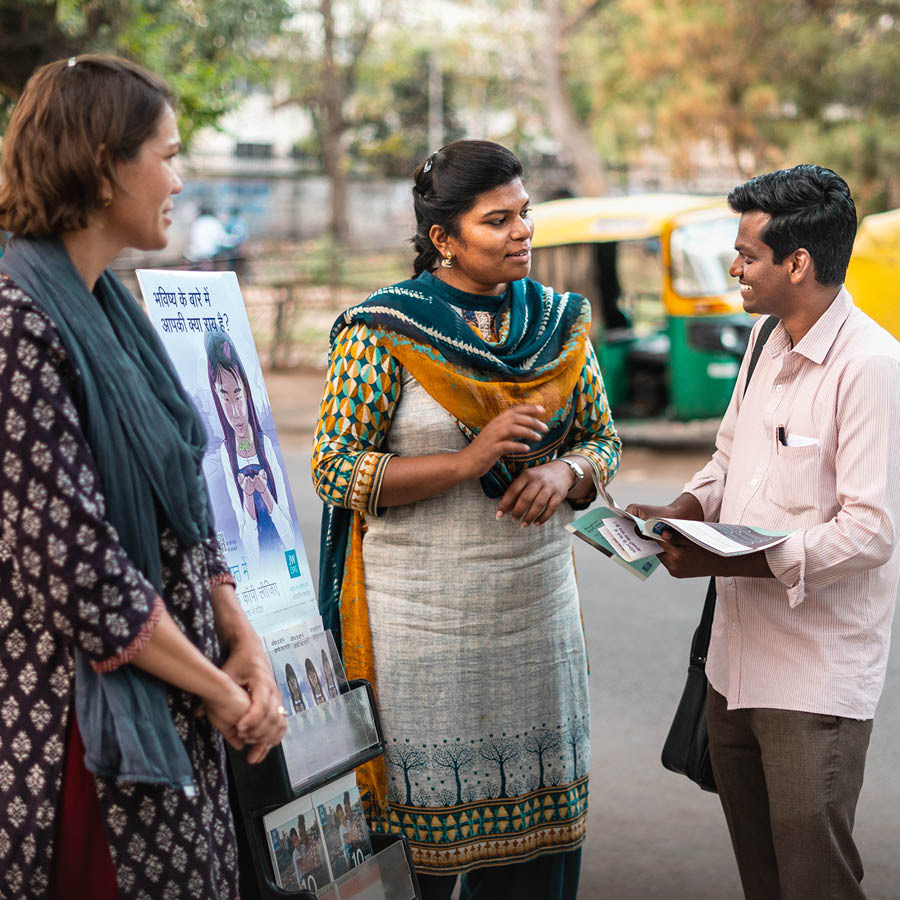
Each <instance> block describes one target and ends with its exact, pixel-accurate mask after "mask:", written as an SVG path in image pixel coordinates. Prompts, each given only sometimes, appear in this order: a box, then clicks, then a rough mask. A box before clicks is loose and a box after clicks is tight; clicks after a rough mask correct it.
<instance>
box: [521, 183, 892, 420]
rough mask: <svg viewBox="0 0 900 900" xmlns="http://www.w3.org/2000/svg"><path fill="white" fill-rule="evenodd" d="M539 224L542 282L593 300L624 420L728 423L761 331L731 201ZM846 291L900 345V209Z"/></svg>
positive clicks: (869, 227) (614, 201)
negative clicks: (741, 281) (744, 296)
mask: <svg viewBox="0 0 900 900" xmlns="http://www.w3.org/2000/svg"><path fill="white" fill-rule="evenodd" d="M533 215H534V222H535V234H534V240H533V242H532V246H533V254H532V258H533V263H532V270H531V273H532V276H533V277H534V278H536V279H537V280H538V281H541V282H543V283H544V284H552V285H554V286H555V287H557V288H559V287H561V286H564V287H565V288H566V289H568V290H571V291H577V292H578V293H580V294H584V295H585V296H587V297H589V298H590V299H591V303H592V306H593V323H594V324H593V338H594V346H595V348H596V350H597V356H598V358H599V360H600V366H601V368H602V369H603V377H604V381H605V384H606V390H607V394H608V396H609V401H610V404H611V406H612V409H613V413H614V414H615V415H616V416H617V418H619V419H628V418H642V419H647V418H669V419H673V420H677V421H687V420H690V419H705V418H718V417H720V416H721V415H722V413H724V412H725V408H726V407H727V405H728V401H729V399H730V397H731V393H732V391H733V389H734V383H735V380H736V378H737V373H738V369H739V366H740V361H741V359H742V357H743V355H744V352H745V351H746V349H747V342H748V340H749V337H750V330H751V328H752V326H753V318H752V317H751V316H748V315H747V314H746V313H744V312H743V308H742V305H741V299H740V293H739V290H738V287H737V282H736V281H735V280H734V279H733V278H732V277H731V276H730V275H729V274H728V269H729V267H730V266H731V263H732V261H733V260H734V256H735V251H734V241H735V237H736V235H737V226H738V216H736V215H735V214H734V213H732V212H731V211H730V210H729V208H728V205H727V203H726V202H725V199H724V198H723V197H702V196H696V195H691V194H642V195H636V196H628V197H584V198H574V199H567V200H552V201H550V202H548V203H541V204H538V205H536V206H535V208H534V211H533ZM846 284H847V288H848V289H849V291H850V293H851V294H852V295H853V298H854V300H855V302H856V304H857V305H858V306H859V307H860V308H861V309H862V310H864V311H865V312H867V313H868V314H869V315H870V316H872V318H873V319H875V320H876V321H877V322H879V323H880V324H881V325H882V326H884V327H885V328H886V329H887V330H888V331H890V332H891V333H892V334H893V335H894V336H895V337H896V338H898V339H900V209H896V210H892V211H890V212H885V213H877V214H874V215H870V216H867V217H866V218H865V219H863V220H862V222H861V223H860V227H859V232H858V234H857V237H856V242H855V244H854V248H853V257H852V258H851V260H850V267H849V270H848V272H847V280H846Z"/></svg>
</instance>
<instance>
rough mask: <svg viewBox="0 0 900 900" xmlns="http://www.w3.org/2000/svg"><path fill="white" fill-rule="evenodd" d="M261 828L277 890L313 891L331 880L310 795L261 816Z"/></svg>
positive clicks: (326, 856) (326, 854)
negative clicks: (267, 847) (263, 830)
mask: <svg viewBox="0 0 900 900" xmlns="http://www.w3.org/2000/svg"><path fill="white" fill-rule="evenodd" d="M263 828H264V829H265V831H266V843H267V844H268V845H269V854H270V856H271V857H272V868H273V870H274V872H275V882H276V884H277V885H278V887H280V888H282V889H283V890H285V891H313V892H315V891H318V890H319V889H320V888H321V887H324V886H325V885H326V884H328V882H329V881H331V880H332V878H331V874H330V869H329V868H328V852H327V850H326V849H325V844H324V843H323V841H322V831H321V829H320V828H319V822H318V816H317V813H316V811H315V810H314V809H313V805H312V798H311V796H310V795H309V794H307V795H306V796H305V797H300V798H299V799H297V800H293V801H291V802H290V803H288V804H287V805H286V806H282V807H280V808H279V809H276V810H275V811H274V812H270V813H269V814H268V815H266V816H263Z"/></svg>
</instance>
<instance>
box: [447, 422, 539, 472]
mask: <svg viewBox="0 0 900 900" xmlns="http://www.w3.org/2000/svg"><path fill="white" fill-rule="evenodd" d="M543 413H544V407H543V406H532V405H530V404H523V405H522V406H512V407H510V408H509V409H507V410H504V411H503V412H502V413H500V415H498V416H494V418H493V419H491V421H490V422H488V423H487V425H485V426H484V428H482V429H481V431H480V432H479V433H478V435H477V436H476V437H475V439H474V440H473V441H472V443H471V444H469V446H468V447H466V448H464V449H463V450H460V451H459V454H460V457H463V458H464V459H465V461H466V470H467V472H466V474H467V475H468V477H470V478H481V476H482V475H486V474H487V473H488V472H489V471H490V470H491V467H492V466H493V465H494V463H496V462H497V460H498V459H500V457H501V456H506V455H507V454H513V453H527V452H528V450H529V447H528V444H527V443H525V441H538V440H540V439H541V438H542V437H543V436H544V434H546V432H547V425H546V424H545V423H544V422H542V421H541V420H540V419H539V418H538V416H540V415H543Z"/></svg>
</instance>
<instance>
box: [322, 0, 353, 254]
mask: <svg viewBox="0 0 900 900" xmlns="http://www.w3.org/2000/svg"><path fill="white" fill-rule="evenodd" d="M319 11H320V12H321V14H322V27H323V30H324V46H323V58H322V92H323V104H322V113H323V116H322V118H323V123H322V162H323V164H324V168H325V174H326V175H327V177H328V181H329V183H330V185H331V219H330V222H329V231H330V232H331V236H332V237H333V238H334V242H335V244H336V245H338V246H341V245H343V244H345V243H346V242H347V240H348V238H349V237H350V225H349V222H348V219H347V172H346V169H345V167H344V148H343V138H344V130H345V123H344V99H345V98H344V88H343V84H342V82H341V75H340V71H339V69H338V65H337V61H336V59H335V48H334V37H335V35H334V10H333V8H332V0H321V4H320V6H319ZM335 249H337V248H335Z"/></svg>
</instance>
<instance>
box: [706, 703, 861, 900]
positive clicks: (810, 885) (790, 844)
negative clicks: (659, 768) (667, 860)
mask: <svg viewBox="0 0 900 900" xmlns="http://www.w3.org/2000/svg"><path fill="white" fill-rule="evenodd" d="M706 715H707V728H708V730H709V751H710V760H711V762H712V769H713V774H714V775H715V777H716V785H717V787H718V789H719V799H720V800H721V801H722V809H723V810H724V811H725V819H726V820H727V822H728V830H729V832H730V833H731V843H732V846H733V847H734V855H735V857H736V859H737V864H738V870H739V872H740V876H741V884H742V885H743V888H744V896H745V897H746V900H865V894H864V893H863V890H862V887H861V886H860V882H861V881H862V877H863V867H862V861H861V860H860V856H859V851H858V850H857V849H856V844H855V843H854V841H853V819H854V816H855V813H856V801H857V799H858V798H859V791H860V788H862V783H863V770H864V769H865V764H866V751H867V750H868V748H869V736H870V734H871V733H872V721H871V719H870V720H868V721H862V722H861V721H857V720H856V719H845V718H842V717H840V716H826V715H818V714H816V713H806V712H796V711H794V710H786V709H735V710H731V711H729V710H728V708H727V701H726V700H725V698H724V697H723V696H722V695H721V694H719V693H717V692H716V691H714V690H713V689H712V687H710V689H709V693H708V696H707V703H706Z"/></svg>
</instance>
